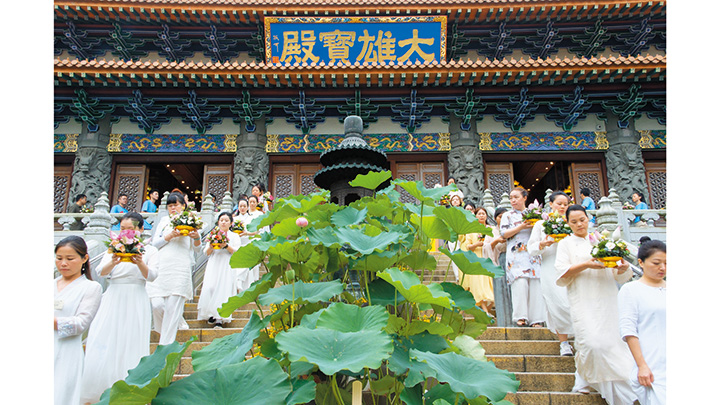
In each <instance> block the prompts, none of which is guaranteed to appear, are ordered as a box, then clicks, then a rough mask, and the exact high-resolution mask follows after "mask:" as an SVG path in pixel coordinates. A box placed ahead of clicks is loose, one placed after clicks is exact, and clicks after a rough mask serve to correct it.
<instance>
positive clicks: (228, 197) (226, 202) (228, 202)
mask: <svg viewBox="0 0 720 405" xmlns="http://www.w3.org/2000/svg"><path fill="white" fill-rule="evenodd" d="M232 209H233V198H232V193H231V192H230V191H226V192H225V195H223V199H222V202H221V203H220V211H228V212H232Z"/></svg>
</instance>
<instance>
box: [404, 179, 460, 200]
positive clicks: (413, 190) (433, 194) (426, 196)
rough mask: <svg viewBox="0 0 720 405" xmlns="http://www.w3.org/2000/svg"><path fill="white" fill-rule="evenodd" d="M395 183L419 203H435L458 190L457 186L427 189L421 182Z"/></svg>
mask: <svg viewBox="0 0 720 405" xmlns="http://www.w3.org/2000/svg"><path fill="white" fill-rule="evenodd" d="M394 183H395V184H396V185H398V186H400V187H402V188H403V189H405V191H407V192H408V194H410V195H411V196H413V197H415V198H417V199H418V200H419V201H423V202H430V203H434V202H435V201H438V200H440V198H442V196H444V195H445V194H447V193H449V192H451V191H455V190H457V186H455V185H450V186H445V187H438V188H425V186H423V184H422V182H421V181H408V180H397V179H396V180H395V181H394Z"/></svg>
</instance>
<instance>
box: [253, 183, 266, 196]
mask: <svg viewBox="0 0 720 405" xmlns="http://www.w3.org/2000/svg"><path fill="white" fill-rule="evenodd" d="M253 187H257V188H258V190H260V195H263V194H265V192H266V191H267V190H266V189H265V185H264V184H263V183H261V182H259V181H257V182H255V183H254V184H253V185H252V186H251V187H250V190H251V191H252V188H253Z"/></svg>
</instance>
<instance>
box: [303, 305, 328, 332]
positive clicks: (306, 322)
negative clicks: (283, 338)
mask: <svg viewBox="0 0 720 405" xmlns="http://www.w3.org/2000/svg"><path fill="white" fill-rule="evenodd" d="M323 312H325V308H323V309H321V310H319V311H315V312H313V313H311V314H307V315H304V316H303V317H302V319H300V326H304V327H306V328H308V329H315V325H317V320H318V318H319V317H320V314H322V313H323Z"/></svg>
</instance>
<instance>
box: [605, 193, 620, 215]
mask: <svg viewBox="0 0 720 405" xmlns="http://www.w3.org/2000/svg"><path fill="white" fill-rule="evenodd" d="M607 196H608V198H609V199H610V201H611V202H612V207H613V209H616V210H620V209H622V201H620V196H619V195H618V193H617V192H616V191H615V189H614V188H611V189H610V190H609V191H608V195H607Z"/></svg>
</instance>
